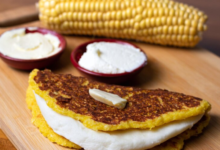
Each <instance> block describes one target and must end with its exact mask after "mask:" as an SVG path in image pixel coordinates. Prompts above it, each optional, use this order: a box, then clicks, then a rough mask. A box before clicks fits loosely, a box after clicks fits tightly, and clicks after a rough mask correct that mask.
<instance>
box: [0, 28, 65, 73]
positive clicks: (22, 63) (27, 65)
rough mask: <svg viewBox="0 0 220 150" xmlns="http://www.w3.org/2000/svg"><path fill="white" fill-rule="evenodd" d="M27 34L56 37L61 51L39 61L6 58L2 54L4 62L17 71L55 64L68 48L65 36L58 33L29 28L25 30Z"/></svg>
mask: <svg viewBox="0 0 220 150" xmlns="http://www.w3.org/2000/svg"><path fill="white" fill-rule="evenodd" d="M25 32H26V33H35V32H38V33H41V34H52V35H54V36H56V37H57V38H58V39H59V40H60V45H59V47H60V50H59V51H58V52H57V53H55V54H53V55H51V56H48V57H44V58H39V59H19V58H13V57H10V56H6V55H4V54H2V53H0V57H1V58H2V60H3V61H4V62H5V63H7V64H8V65H9V66H11V67H13V68H16V69H22V70H32V69H34V68H38V69H40V68H45V67H47V66H49V65H51V64H52V63H54V62H55V61H56V60H57V59H58V58H59V57H60V56H61V55H62V53H63V51H64V49H65V47H66V41H65V39H64V37H63V36H61V35H60V34H58V33H57V32H54V31H51V30H48V29H43V28H38V27H27V28H25Z"/></svg>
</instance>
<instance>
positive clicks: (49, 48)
mask: <svg viewBox="0 0 220 150" xmlns="http://www.w3.org/2000/svg"><path fill="white" fill-rule="evenodd" d="M65 46H66V42H65V39H64V38H63V37H62V36H61V35H60V34H58V33H56V32H54V31H51V30H47V29H43V28H38V27H27V28H18V29H13V30H9V31H6V32H4V33H3V34H2V35H1V36H0V57H1V58H2V60H3V61H5V62H6V63H7V64H8V65H9V66H11V67H14V68H17V69H23V70H31V69H33V68H44V67H46V66H49V65H51V64H52V63H53V62H54V61H55V60H57V59H58V58H59V57H60V56H61V54H62V53H63V51H64V49H65Z"/></svg>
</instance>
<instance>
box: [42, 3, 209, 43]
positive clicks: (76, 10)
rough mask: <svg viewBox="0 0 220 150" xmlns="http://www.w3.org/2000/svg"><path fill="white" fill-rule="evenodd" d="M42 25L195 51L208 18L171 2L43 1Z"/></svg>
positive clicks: (62, 30) (193, 9) (196, 10)
mask: <svg viewBox="0 0 220 150" xmlns="http://www.w3.org/2000/svg"><path fill="white" fill-rule="evenodd" d="M39 10H40V15H39V18H40V20H41V22H42V23H43V24H44V25H45V26H46V27H47V28H49V29H52V30H55V31H57V32H60V33H63V34H78V35H97V36H104V37H111V38H122V39H134V40H139V41H144V42H148V43H155V44H161V45H172V46H181V47H194V46H195V45H196V44H197V43H198V42H199V41H200V40H201V34H202V33H203V31H205V30H206V29H207V26H206V25H205V22H206V20H207V16H206V15H205V14H204V13H203V12H201V11H199V10H198V9H196V8H193V7H191V6H188V5H185V4H182V3H178V2H174V1H172V0H40V2H39Z"/></svg>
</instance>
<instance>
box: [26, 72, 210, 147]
mask: <svg viewBox="0 0 220 150" xmlns="http://www.w3.org/2000/svg"><path fill="white" fill-rule="evenodd" d="M91 89H97V90H100V91H103V92H105V93H110V94H115V95H117V96H119V97H120V98H122V99H124V100H126V105H125V107H124V108H118V105H117V106H114V105H110V104H107V103H105V102H100V101H98V100H96V99H95V98H94V97H93V96H92V95H91V93H90V90H91ZM93 94H96V93H93ZM107 99H108V98H107ZM26 102H27V105H28V107H29V109H31V110H32V122H33V124H34V125H36V126H37V127H38V128H39V130H40V132H41V133H42V134H43V135H44V136H45V137H47V138H48V139H49V140H50V141H52V142H54V143H57V144H59V145H62V146H65V147H70V148H74V149H82V148H84V149H85V150H141V149H160V150H161V149H164V150H165V149H175V150H177V149H181V148H182V147H183V144H184V140H186V139H188V138H190V137H191V136H195V135H198V134H199V133H201V132H202V130H203V128H204V127H206V126H207V125H208V123H209V116H208V115H207V112H208V111H209V110H210V108H211V106H210V104H209V103H208V102H207V101H205V100H202V99H200V98H197V97H193V96H188V95H184V94H181V93H175V92H169V91H167V90H161V89H157V90H146V89H140V88H133V87H123V86H118V85H108V84H104V83H100V82H96V81H92V80H90V79H87V78H85V77H74V76H72V75H70V74H54V73H52V72H51V71H50V70H43V71H39V70H37V69H35V70H33V71H32V72H31V74H30V76H29V87H28V90H27V97H26ZM108 102H109V101H108ZM123 103H124V101H123Z"/></svg>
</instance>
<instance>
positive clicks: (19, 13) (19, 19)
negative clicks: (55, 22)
mask: <svg viewBox="0 0 220 150" xmlns="http://www.w3.org/2000/svg"><path fill="white" fill-rule="evenodd" d="M27 12H28V13H27ZM38 14H39V12H38V9H37V8H36V6H35V5H28V6H23V7H18V8H14V9H10V10H7V11H3V12H0V27H1V28H2V27H8V26H14V25H18V24H22V23H26V22H31V21H35V20H37V19H38Z"/></svg>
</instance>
